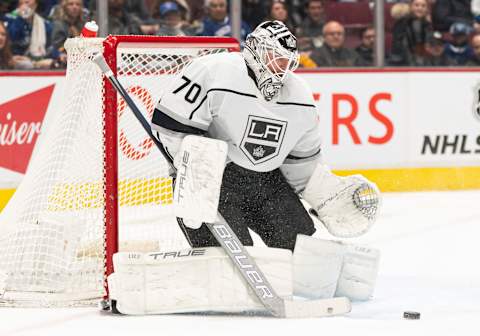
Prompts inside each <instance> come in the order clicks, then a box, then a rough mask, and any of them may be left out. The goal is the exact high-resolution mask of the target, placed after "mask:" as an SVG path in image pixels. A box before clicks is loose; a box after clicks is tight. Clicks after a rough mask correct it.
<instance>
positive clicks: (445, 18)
mask: <svg viewBox="0 0 480 336" xmlns="http://www.w3.org/2000/svg"><path fill="white" fill-rule="evenodd" d="M432 21H433V28H434V29H435V30H438V31H441V32H448V30H449V29H450V26H451V25H452V24H453V23H454V22H463V23H466V24H467V25H472V23H473V22H472V21H473V15H472V12H471V0H436V1H435V3H434V4H433V9H432Z"/></svg>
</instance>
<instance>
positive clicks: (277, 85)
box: [243, 21, 298, 100]
mask: <svg viewBox="0 0 480 336" xmlns="http://www.w3.org/2000/svg"><path fill="white" fill-rule="evenodd" d="M243 56H244V58H245V61H246V62H247V64H248V66H249V67H250V69H252V71H253V72H254V74H255V78H256V81H257V86H258V89H259V90H260V92H262V94H263V96H264V97H265V99H266V100H272V99H273V97H275V96H276V95H277V93H278V92H279V91H280V89H281V88H282V86H283V82H284V80H285V77H286V76H287V75H288V73H289V72H291V71H294V70H295V69H296V68H297V67H298V51H297V39H296V38H295V36H294V35H293V34H292V33H291V32H290V31H289V30H288V28H287V26H285V24H283V23H282V22H280V21H266V22H263V23H261V24H260V25H259V26H258V27H257V28H255V30H254V31H253V32H252V33H251V34H249V35H248V36H247V39H246V41H245V48H244V50H243Z"/></svg>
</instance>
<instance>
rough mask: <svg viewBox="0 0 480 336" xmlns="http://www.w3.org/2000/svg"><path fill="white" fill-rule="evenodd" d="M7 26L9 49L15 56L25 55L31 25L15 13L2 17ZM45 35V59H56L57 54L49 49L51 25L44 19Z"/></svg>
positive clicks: (29, 38)
mask: <svg viewBox="0 0 480 336" xmlns="http://www.w3.org/2000/svg"><path fill="white" fill-rule="evenodd" d="M4 19H5V23H6V26H7V31H8V35H9V36H10V40H11V42H12V45H11V48H12V52H13V54H15V55H25V54H26V52H27V50H28V47H29V45H30V40H31V35H32V29H33V27H32V25H31V24H30V23H29V22H28V21H26V20H24V19H23V18H22V17H21V16H18V15H15V13H9V14H7V15H5V17H4ZM44 22H45V33H46V35H47V36H46V46H45V48H46V50H47V55H46V56H47V57H53V58H55V57H58V52H57V51H56V50H53V48H52V47H51V35H52V28H53V27H52V23H51V22H50V21H48V20H46V19H44Z"/></svg>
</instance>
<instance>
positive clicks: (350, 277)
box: [293, 235, 380, 301]
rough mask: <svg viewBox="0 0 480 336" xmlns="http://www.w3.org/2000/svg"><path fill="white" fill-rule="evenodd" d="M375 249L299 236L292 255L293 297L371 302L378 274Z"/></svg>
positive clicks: (377, 252)
mask: <svg viewBox="0 0 480 336" xmlns="http://www.w3.org/2000/svg"><path fill="white" fill-rule="evenodd" d="M379 259H380V253H379V251H378V250H376V249H372V248H366V247H362V246H358V245H352V244H344V243H341V242H336V241H330V240H323V239H317V238H312V237H310V236H304V235H298V236H297V242H296V245H295V250H294V253H293V293H294V295H298V296H302V297H305V298H309V299H327V298H331V297H333V296H336V297H340V296H345V297H347V298H349V299H351V300H352V301H364V300H368V299H370V298H371V296H372V294H373V290H374V288H375V281H376V278H377V274H378V263H379Z"/></svg>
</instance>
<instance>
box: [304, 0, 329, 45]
mask: <svg viewBox="0 0 480 336" xmlns="http://www.w3.org/2000/svg"><path fill="white" fill-rule="evenodd" d="M306 8H307V17H306V18H305V20H303V22H302V23H301V24H300V26H299V27H298V28H297V39H298V48H299V49H300V50H301V51H310V50H313V49H314V48H320V47H321V46H322V44H323V36H322V30H323V25H324V24H325V8H324V7H323V0H309V1H307V5H306Z"/></svg>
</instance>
